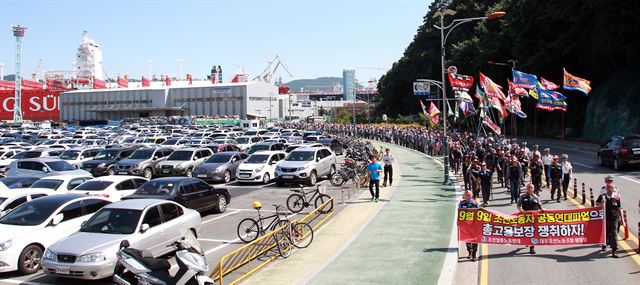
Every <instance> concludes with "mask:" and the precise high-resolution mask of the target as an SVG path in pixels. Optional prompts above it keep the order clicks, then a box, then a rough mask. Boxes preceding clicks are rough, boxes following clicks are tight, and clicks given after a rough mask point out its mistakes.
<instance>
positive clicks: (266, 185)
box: [256, 182, 276, 189]
mask: <svg viewBox="0 0 640 285" xmlns="http://www.w3.org/2000/svg"><path fill="white" fill-rule="evenodd" d="M273 184H276V183H275V182H271V183H268V184H265V185H262V186H260V187H256V189H262V188H264V187H269V186H271V185H273Z"/></svg>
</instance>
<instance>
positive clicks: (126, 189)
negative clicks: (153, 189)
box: [69, 175, 149, 202]
mask: <svg viewBox="0 0 640 285" xmlns="http://www.w3.org/2000/svg"><path fill="white" fill-rule="evenodd" d="M147 181H149V180H148V179H145V178H142V177H138V176H124V175H112V176H103V177H99V178H95V179H93V180H89V181H86V182H84V183H82V184H80V185H78V186H77V187H76V188H74V189H73V190H71V191H69V192H70V193H76V194H87V195H96V196H102V197H105V198H107V199H109V201H111V202H116V201H120V200H121V199H122V197H125V196H129V195H131V194H133V192H135V191H136V190H137V189H138V187H140V186H142V184H144V183H146V182H147Z"/></svg>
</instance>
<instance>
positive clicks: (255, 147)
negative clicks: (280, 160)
mask: <svg viewBox="0 0 640 285" xmlns="http://www.w3.org/2000/svg"><path fill="white" fill-rule="evenodd" d="M269 148H271V146H270V145H266V144H254V145H253V146H252V147H251V149H249V153H254V152H256V151H259V150H269Z"/></svg>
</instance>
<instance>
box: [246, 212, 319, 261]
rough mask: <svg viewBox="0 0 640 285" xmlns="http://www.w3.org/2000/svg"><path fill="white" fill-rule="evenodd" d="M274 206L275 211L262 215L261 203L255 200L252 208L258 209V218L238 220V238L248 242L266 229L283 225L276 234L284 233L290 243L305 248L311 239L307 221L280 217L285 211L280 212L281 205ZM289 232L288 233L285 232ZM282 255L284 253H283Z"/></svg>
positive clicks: (277, 238)
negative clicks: (271, 213)
mask: <svg viewBox="0 0 640 285" xmlns="http://www.w3.org/2000/svg"><path fill="white" fill-rule="evenodd" d="M273 206H274V207H275V208H276V213H275V214H274V215H270V216H266V217H264V216H262V213H260V209H262V204H260V202H258V201H256V202H254V205H253V208H254V209H256V210H257V211H258V220H257V221H256V220H255V219H253V218H245V219H243V220H241V221H240V223H239V224H238V228H237V234H238V237H239V238H240V240H242V241H243V242H245V243H249V242H252V241H254V240H255V239H257V238H258V237H259V236H260V235H264V234H266V231H267V230H272V231H273V230H276V229H278V228H281V227H283V229H282V230H281V231H280V232H279V233H278V234H284V236H285V237H287V239H288V240H289V242H290V243H291V244H293V245H294V246H295V247H298V248H305V247H307V246H309V244H311V241H313V228H311V226H310V225H309V224H307V223H303V222H295V223H291V221H289V219H288V218H286V217H285V218H284V219H283V218H281V215H286V214H287V213H285V212H280V208H281V207H282V206H281V205H273ZM270 218H273V219H272V220H271V222H269V224H268V225H267V226H266V227H265V226H264V221H265V220H268V219H270ZM286 233H289V234H286ZM279 237H280V236H277V237H276V241H277V242H280V239H279ZM283 257H284V255H283Z"/></svg>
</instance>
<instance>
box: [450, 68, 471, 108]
mask: <svg viewBox="0 0 640 285" xmlns="http://www.w3.org/2000/svg"><path fill="white" fill-rule="evenodd" d="M449 84H451V89H452V90H453V94H454V96H455V98H457V99H462V100H472V99H471V96H469V90H470V89H471V87H472V86H473V76H469V75H462V74H454V73H449ZM472 101H473V100H472Z"/></svg>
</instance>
